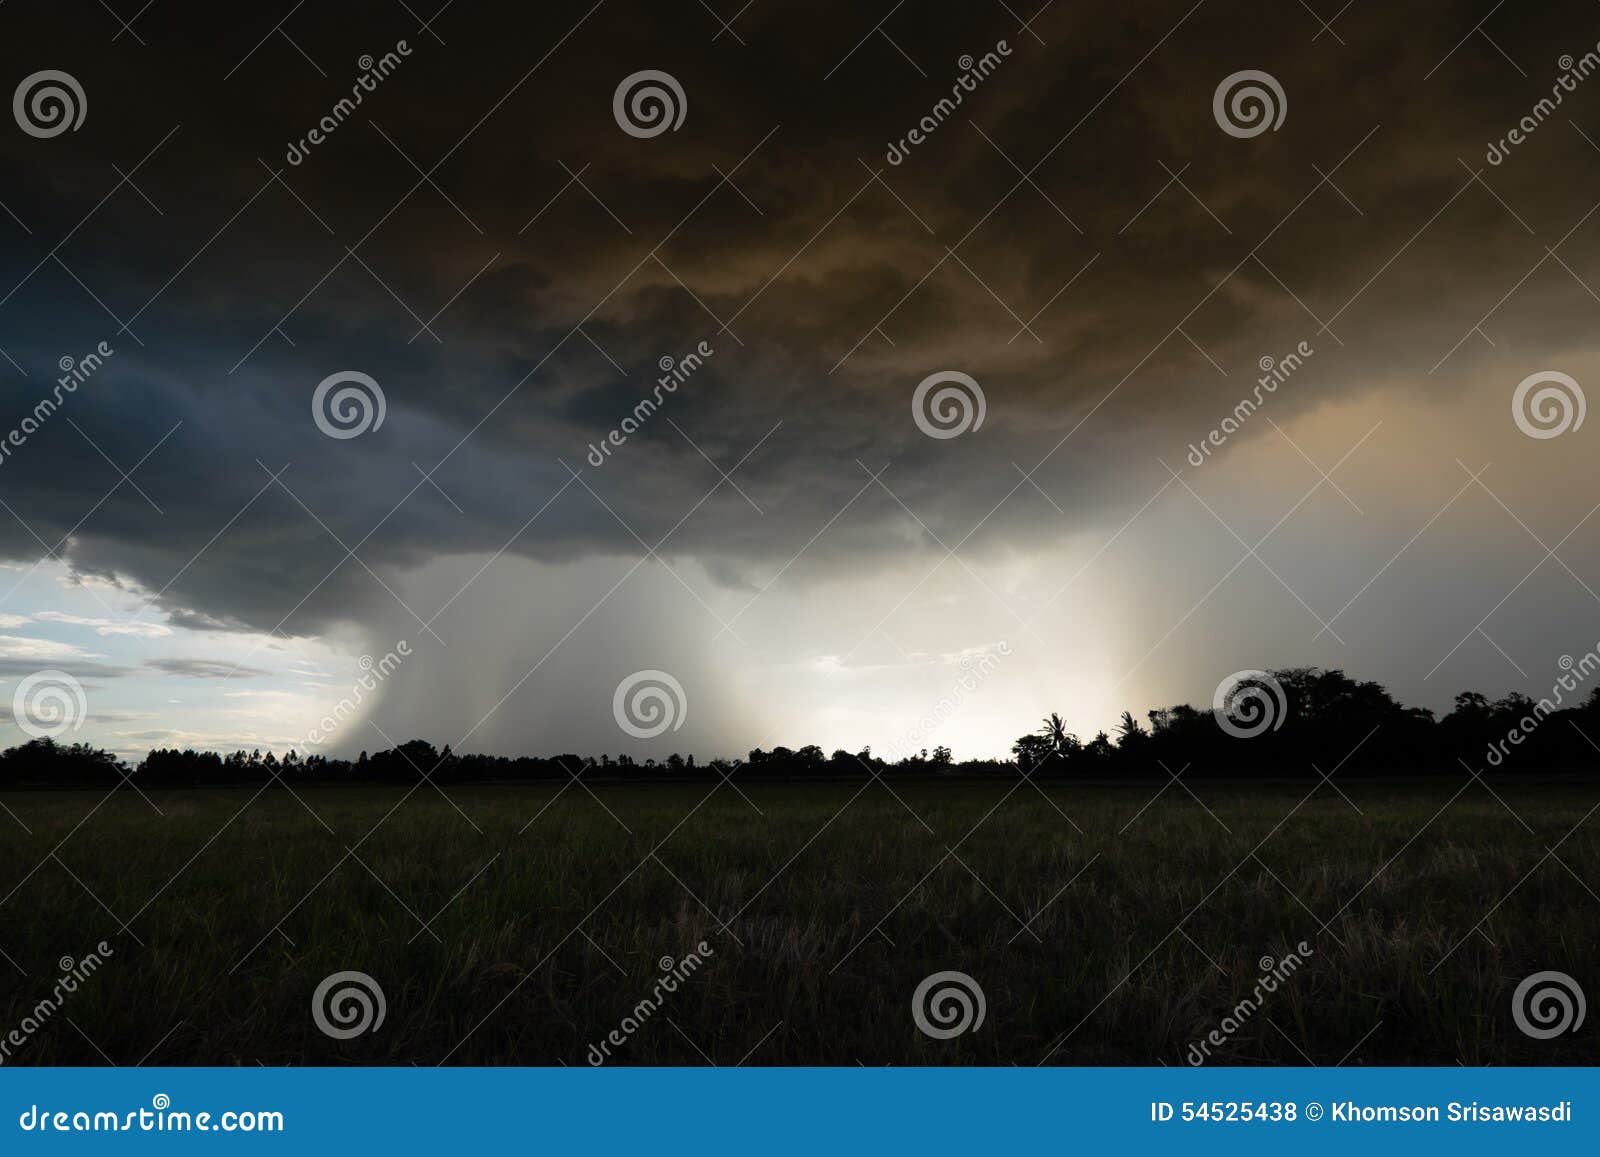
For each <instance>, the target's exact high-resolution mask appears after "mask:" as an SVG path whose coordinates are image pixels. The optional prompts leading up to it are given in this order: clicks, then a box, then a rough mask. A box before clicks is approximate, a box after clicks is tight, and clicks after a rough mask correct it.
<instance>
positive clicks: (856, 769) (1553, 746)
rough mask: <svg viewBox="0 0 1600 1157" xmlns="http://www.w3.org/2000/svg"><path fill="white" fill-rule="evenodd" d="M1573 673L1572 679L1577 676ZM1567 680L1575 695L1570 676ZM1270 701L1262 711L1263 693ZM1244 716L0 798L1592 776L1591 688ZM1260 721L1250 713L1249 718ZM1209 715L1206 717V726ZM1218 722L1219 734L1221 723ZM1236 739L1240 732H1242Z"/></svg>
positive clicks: (309, 759) (406, 763) (39, 755)
mask: <svg viewBox="0 0 1600 1157" xmlns="http://www.w3.org/2000/svg"><path fill="white" fill-rule="evenodd" d="M1585 674H1587V672H1585ZM1567 682H1571V683H1573V684H1574V686H1576V684H1577V682H1578V677H1576V676H1572V677H1570V678H1569V679H1568V680H1567ZM1273 684H1275V685H1276V686H1275V689H1281V692H1282V694H1281V697H1279V698H1277V700H1276V702H1273V701H1272V700H1270V699H1268V698H1267V697H1266V692H1265V689H1266V688H1268V687H1269V686H1271V685H1273ZM1257 685H1258V686H1259V687H1261V688H1262V689H1263V696H1261V697H1258V698H1257V701H1256V702H1255V703H1254V705H1251V704H1248V703H1243V702H1241V703H1240V705H1239V706H1238V707H1237V709H1233V708H1229V709H1227V710H1223V711H1221V712H1219V711H1213V710H1210V709H1205V708H1196V707H1193V706H1191V705H1189V704H1186V703H1185V704H1180V705H1178V706H1175V707H1165V708H1158V709H1154V710H1151V711H1149V712H1147V713H1146V721H1145V722H1143V723H1141V722H1140V721H1139V720H1137V719H1135V718H1134V716H1133V714H1132V712H1127V711H1125V712H1123V714H1122V720H1121V723H1120V725H1119V726H1118V727H1117V729H1116V735H1115V736H1112V735H1108V734H1107V733H1106V732H1104V731H1102V732H1100V733H1099V734H1097V735H1095V736H1094V738H1092V739H1090V740H1088V741H1087V742H1085V741H1083V740H1081V739H1080V738H1079V737H1078V736H1077V735H1074V734H1073V733H1071V732H1070V731H1068V730H1067V728H1066V725H1065V723H1064V722H1063V720H1062V718H1061V716H1060V715H1057V714H1051V715H1050V716H1048V717H1047V718H1046V719H1045V720H1044V721H1043V724H1042V726H1041V727H1040V728H1038V729H1037V730H1035V731H1031V732H1029V733H1028V734H1026V735H1023V736H1021V737H1020V738H1018V739H1017V741H1016V743H1015V744H1013V745H1012V751H1011V754H1012V756H1013V758H1012V759H1009V760H1007V759H973V760H963V761H959V762H958V761H956V760H954V759H953V758H952V756H951V752H950V749H949V748H948V747H935V748H933V750H932V751H931V752H930V751H928V750H926V749H924V750H922V751H920V752H917V753H915V754H912V755H908V756H904V757H902V758H898V759H895V760H893V761H889V760H884V759H881V758H879V757H878V756H876V755H874V754H873V753H872V751H871V750H870V749H868V748H863V749H862V750H861V751H859V752H849V751H845V750H842V749H840V750H836V751H834V752H833V753H832V754H826V753H824V752H823V750H822V749H821V748H820V747H817V746H815V745H809V746H806V747H801V748H799V749H797V750H796V749H790V748H787V747H774V748H772V749H771V750H763V749H761V748H756V749H755V750H753V751H751V752H750V753H749V755H748V756H747V757H746V758H744V759H742V760H740V759H714V760H711V761H709V762H705V763H696V761H695V758H694V756H692V755H690V756H687V757H685V756H682V755H677V754H673V755H670V756H668V757H667V758H666V759H664V760H661V761H657V760H654V759H647V760H644V761H642V762H641V761H635V760H634V759H632V758H631V757H629V756H627V755H617V756H614V757H613V756H612V755H610V754H601V755H600V756H599V757H598V758H596V757H593V756H583V755H577V754H566V755H555V756H542V757H539V756H520V757H514V758H513V757H506V756H496V755H477V754H468V755H460V754H457V753H455V752H453V751H452V750H451V749H450V748H449V747H448V746H446V747H445V748H444V749H443V750H442V751H440V750H438V749H436V748H435V747H434V746H433V745H432V744H431V743H428V742H427V741H425V740H421V739H414V740H411V741H410V742H408V743H403V744H400V745H399V746H398V747H395V748H391V749H389V750H385V751H377V752H374V753H372V754H370V755H369V754H368V753H367V752H365V751H363V752H362V753H361V754H360V756H359V757H358V758H356V759H330V758H328V757H327V756H323V755H318V754H311V755H303V754H301V753H299V752H297V751H293V750H291V751H289V752H287V753H286V754H284V755H283V756H281V757H280V756H278V755H276V754H275V753H273V752H271V751H269V752H267V753H265V754H263V753H262V752H260V751H259V750H258V751H252V752H244V751H234V752H230V753H228V754H226V755H223V754H220V753H218V752H214V751H194V750H192V749H183V750H178V749H175V748H159V749H156V750H152V751H151V752H150V753H149V754H148V755H146V756H145V757H144V759H142V760H140V761H139V762H138V763H137V764H136V765H132V766H130V765H128V764H126V763H124V762H123V761H121V760H119V759H118V758H117V757H116V755H114V754H113V753H112V752H109V751H104V750H101V749H99V748H96V747H93V746H92V745H90V744H86V743H74V744H70V745H68V744H59V743H56V742H55V741H54V740H51V739H34V740H32V741H30V742H28V743H24V744H21V745H19V746H15V747H12V748H10V749H8V750H6V751H5V752H4V753H0V789H5V788H16V787H37V788H43V787H116V786H122V785H136V786H139V787H146V786H199V785H224V784H237V785H273V786H276V785H288V786H297V785H300V784H366V783H392V784H408V785H409V784H414V783H416V782H417V781H418V780H419V779H421V778H424V777H426V778H430V779H432V780H433V781H434V782H436V783H441V784H449V783H502V782H504V783H515V782H525V781H540V780H557V781H559V780H566V779H569V778H571V777H573V776H580V775H581V776H582V777H584V778H585V779H616V780H647V781H678V780H694V779H701V780H714V779H717V778H721V777H725V776H733V775H735V774H736V775H737V776H738V777H739V778H740V779H741V780H746V779H766V780H808V779H830V778H832V779H840V778H859V777H861V776H863V775H881V776H885V777H895V778H917V777H937V776H949V777H954V776H968V777H976V776H1004V775H1016V774H1017V773H1018V771H1019V769H1020V771H1021V772H1023V773H1025V774H1028V775H1033V776H1036V777H1040V778H1048V779H1064V780H1072V779H1077V780H1096V781H1099V780H1113V781H1115V780H1124V779H1125V780H1138V779H1158V780H1164V779H1166V778H1167V777H1168V776H1169V775H1182V776H1185V777H1211V778H1216V777H1230V778H1240V779H1300V778H1320V777H1321V776H1322V775H1323V774H1328V775H1332V774H1333V773H1334V772H1335V771H1337V772H1338V773H1339V774H1340V775H1342V776H1365V777H1374V776H1412V775H1429V774H1444V775H1461V774H1468V773H1473V772H1479V771H1483V772H1500V773H1516V774H1524V775H1527V774H1573V773H1591V774H1592V773H1594V772H1595V771H1596V770H1600V746H1597V742H1600V686H1597V687H1595V688H1594V689H1592V690H1591V691H1590V692H1589V694H1588V696H1587V698H1584V699H1582V700H1581V701H1579V700H1577V699H1573V705H1572V706H1568V705H1566V703H1567V700H1568V698H1569V695H1568V694H1567V693H1559V694H1558V693H1557V692H1556V691H1554V690H1553V691H1552V695H1551V696H1548V697H1545V698H1543V699H1540V700H1534V699H1532V698H1531V697H1529V696H1527V695H1524V694H1521V693H1512V694H1509V695H1507V696H1505V697H1504V698H1501V699H1496V700H1490V699H1488V698H1487V697H1486V696H1484V695H1482V694H1479V693H1478V692H1475V691H1467V692H1463V693H1461V694H1460V695H1457V696H1456V698H1455V704H1454V707H1453V709H1452V710H1451V711H1450V712H1449V713H1448V714H1446V715H1445V716H1443V717H1442V718H1436V717H1435V715H1434V713H1433V712H1432V711H1429V710H1426V709H1422V708H1415V707H1406V706H1404V705H1403V704H1401V703H1399V702H1398V701H1397V700H1396V699H1395V698H1394V697H1393V696H1392V695H1391V694H1390V693H1389V692H1388V690H1387V689H1385V688H1384V687H1382V686H1381V685H1379V684H1377V683H1373V682H1359V681H1357V680H1354V679H1351V678H1350V677H1349V676H1347V675H1346V674H1345V673H1344V672H1343V671H1340V670H1324V669H1319V668H1314V667H1302V668H1292V669H1286V670H1278V671H1273V672H1270V673H1261V675H1260V677H1259V681H1258V684H1257ZM1261 711H1265V712H1266V714H1265V715H1264V716H1263V715H1262V714H1260V712H1261ZM1219 715H1220V718H1219ZM1224 721H1226V722H1227V723H1228V724H1230V725H1231V726H1224ZM1247 732H1248V734H1245V733H1247Z"/></svg>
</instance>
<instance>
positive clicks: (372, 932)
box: [0, 779, 1600, 1065]
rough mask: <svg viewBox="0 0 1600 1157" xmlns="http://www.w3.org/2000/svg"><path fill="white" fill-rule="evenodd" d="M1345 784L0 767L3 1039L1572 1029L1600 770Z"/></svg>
mask: <svg viewBox="0 0 1600 1157" xmlns="http://www.w3.org/2000/svg"><path fill="white" fill-rule="evenodd" d="M733 782H734V783H737V779H735V780H734V781H733ZM1341 786H1342V789H1343V792H1344V796H1341V795H1340V794H1339V793H1338V792H1336V791H1335V790H1334V789H1332V788H1331V787H1328V786H1321V787H1320V788H1317V789H1315V790H1313V789H1312V787H1311V785H1309V784H1298V785H1296V784H1284V785H1272V786H1263V785H1248V786H1247V785H1237V784H1220V783H1197V784H1195V785H1192V789H1193V792H1194V793H1195V794H1194V795H1193V796H1191V795H1190V794H1189V791H1188V789H1186V788H1185V787H1184V786H1183V785H1181V784H1180V785H1173V784H1169V785H1168V786H1167V788H1166V789H1165V790H1161V789H1160V788H1159V786H1158V785H1129V786H1126V787H1116V788H1111V787H1083V786H1059V785H1038V784H1035V783H1034V782H1032V781H1027V782H1024V781H1021V780H1016V779H1013V780H1008V781H1002V782H993V783H979V782H941V783H916V784H904V783H889V784H886V783H884V782H883V781H871V780H868V781H864V782H858V783H821V784H812V785H795V784H739V785H738V786H737V787H735V786H732V785H730V784H716V785H715V786H713V785H712V784H708V783H697V784H679V785H671V786H666V785H662V786H655V785H642V784H603V785H602V784H597V785H594V786H593V787H592V788H591V787H589V786H586V785H584V784H582V783H569V784H567V785H566V786H565V787H564V788H563V787H561V786H560V785H540V786H514V787H513V786H481V787H463V786H452V787H450V788H447V789H446V791H447V792H448V796H446V795H445V794H444V793H443V792H441V791H440V790H439V789H437V788H435V787H434V786H432V785H431V784H425V785H419V786H418V787H416V788H415V789H412V790H411V791H406V790H404V789H400V788H394V789H390V788H311V789H303V790H297V791H296V792H295V793H290V792H289V791H286V790H284V789H281V788H272V789H270V790H267V791H264V792H260V793H256V792H253V791H244V790H235V789H216V790H205V789H196V790H181V791H154V792H149V793H147V794H146V795H145V796H141V795H140V794H139V793H137V792H135V791H133V790H129V789H123V790H119V791H116V792H114V793H112V794H111V795H110V796H108V797H102V796H101V795H100V794H99V793H93V792H15V793H9V794H6V795H5V796H3V797H0V802H3V804H4V805H5V808H6V809H7V810H8V811H9V812H10V813H11V815H10V816H9V817H7V816H5V815H0V831H3V833H4V834H3V836H0V893H3V895H4V900H3V902H0V952H3V953H4V957H5V958H4V959H0V976H3V977H4V981H3V983H0V1040H4V1041H5V1042H6V1049H5V1053H4V1056H3V1057H0V1059H3V1060H4V1062H5V1063H7V1064H38V1065H53V1064H89V1065H99V1064H107V1063H115V1064H118V1065H132V1064H138V1063H141V1062H142V1063H145V1064H222V1065H255V1064H263V1065H285V1064H294V1065H304V1064H363V1065H373V1064H389V1065H405V1064H424V1065H431V1064H439V1063H445V1064H454V1065H482V1064H526V1065H558V1064H568V1065H583V1064H587V1063H592V1062H593V1061H595V1060H596V1059H597V1058H598V1059H600V1060H603V1061H604V1063H607V1064H626V1065H659V1064H684V1065H703V1064H708V1063H714V1064H718V1065H733V1064H739V1063H745V1064H760V1065H777V1064H801V1065H805V1064H829V1065H854V1064H862V1065H885V1064H893V1065H947V1064H967V1065H1010V1064H1019V1065H1033V1064H1039V1063H1047V1064H1068V1065H1086V1064H1095V1065H1099V1064H1161V1063H1164V1064H1169V1065H1183V1064H1186V1063H1192V1062H1193V1061H1194V1060H1195V1058H1196V1054H1195V1046H1196V1045H1197V1043H1199V1042H1205V1043H1206V1046H1207V1047H1206V1048H1205V1049H1204V1051H1203V1054H1202V1055H1201V1059H1203V1060H1204V1061H1205V1063H1208V1064H1242V1063H1259V1064H1282V1065H1304V1064H1318V1065H1333V1064H1339V1063H1344V1064H1351V1065H1354V1064H1439V1065H1450V1064H1457V1063H1460V1064H1465V1065H1485V1064H1593V1063H1594V1062H1595V1060H1596V1058H1597V1056H1600V1049H1597V1044H1596V1042H1597V1039H1600V1037H1597V1033H1596V1027H1595V1025H1594V1023H1593V1019H1592V1018H1591V1019H1589V1020H1587V1021H1586V1022H1585V1023H1584V1024H1583V1025H1582V1026H1581V1027H1580V1028H1579V1029H1578V1030H1577V1031H1575V1032H1571V1033H1564V1034H1562V1035H1560V1036H1557V1037H1554V1038H1551V1039H1536V1038H1534V1037H1531V1036H1529V1035H1526V1034H1525V1033H1524V1032H1522V1031H1520V1030H1519V1029H1518V1027H1517V1025H1516V1023H1515V1021H1514V1019H1513V1016H1512V995H1513V992H1514V990H1515V989H1516V987H1517V985H1518V983H1519V982H1520V981H1521V980H1522V979H1523V978H1524V977H1526V976H1528V975H1530V974H1533V973H1536V972H1540V971H1545V970H1558V971H1561V972H1565V973H1568V974H1570V975H1571V976H1572V977H1573V978H1575V979H1576V980H1577V981H1578V982H1579V983H1580V984H1582V985H1584V986H1585V987H1587V989H1588V990H1589V992H1590V994H1591V995H1594V994H1597V993H1600V973H1597V972H1596V971H1595V967H1594V962H1595V961H1596V960H1597V959H1600V896H1597V894H1596V893H1597V891H1600V820H1594V819H1589V818H1588V817H1589V816H1590V813H1591V812H1592V811H1593V810H1594V808H1595V807H1596V804H1597V802H1600V787H1596V786H1592V785H1589V786H1577V785H1560V786H1537V785H1508V784H1497V785H1495V786H1494V787H1493V789H1492V790H1491V789H1490V788H1488V787H1486V786H1485V785H1484V784H1482V783H1476V782H1475V783H1470V784H1467V785H1466V786H1463V783H1462V781H1450V782H1444V781H1440V782H1434V783H1419V784H1406V785H1394V784H1387V785H1386V784H1375V783H1363V782H1361V781H1354V782H1352V783H1351V784H1345V785H1341ZM1308 793H1310V794H1309V796H1308ZM1586 821H1587V822H1586ZM1552 848H1553V849H1554V851H1553V852H1552V851H1551V849H1552ZM101 942H104V944H105V948H106V949H107V950H108V951H106V952H104V953H101V952H100V950H99V948H98V946H99V945H100V944H101ZM702 944H703V945H704V947H703V948H701V945H702ZM1302 945H1303V949H1302ZM91 953H93V954H95V955H96V956H97V957H99V959H98V962H97V963H96V965H95V966H94V968H93V969H92V971H91V972H85V967H84V964H83V962H84V961H85V960H87V959H89V954H91ZM63 958H69V959H66V960H64V959H63ZM69 966H70V968H69ZM64 968H67V969H68V971H67V972H66V973H65V975H67V976H72V975H73V972H74V971H76V972H77V973H82V974H83V977H82V979H79V980H74V983H73V984H72V986H71V987H72V989H73V991H66V992H64V991H61V990H60V989H58V988H57V985H58V984H59V983H60V981H61V979H62V977H63V975H64V973H63V969H64ZM945 971H957V972H961V973H964V974H966V975H967V976H968V977H970V978H971V983H972V986H973V989H975V990H978V991H981V994H982V1009H983V1018H982V1021H981V1023H978V1024H969V1026H968V1031H964V1032H960V1033H959V1034H957V1035H952V1036H948V1038H947V1039H940V1038H938V1037H935V1036H932V1035H929V1034H928V1033H926V1032H924V1031H922V1030H921V1029H920V1028H919V1027H918V1020H919V1019H923V1020H924V1021H925V1022H926V1017H925V1016H924V1013H925V1012H927V1009H926V1007H924V1008H923V1009H919V1010H917V1015H914V1010H913V993H914V992H916V990H917V989H918V986H919V984H920V983H921V982H922V981H923V980H924V979H925V978H927V977H929V976H931V975H932V974H934V973H939V972H945ZM341 972H360V973H364V974H366V975H367V976H369V977H371V978H372V982H373V983H374V985H375V986H376V988H377V989H380V990H381V992H382V1007H383V1018H382V1021H381V1023H373V1024H370V1025H369V1027H368V1028H367V1029H366V1031H362V1032H359V1033H356V1034H354V1035H350V1036H348V1037H347V1038H346V1039H339V1038H338V1037H336V1036H330V1035H329V1034H328V1033H327V1032H325V1031H323V1028H322V1027H319V1023H318V1021H319V1019H321V1020H322V1021H323V1023H324V1024H328V1025H330V1026H331V1027H332V1028H334V1029H335V1030H336V1031H337V1030H339V1029H341V1027H342V1026H344V1025H345V1024H348V1023H350V1022H348V1021H340V1020H339V1019H338V1016H339V1015H347V1016H349V1017H351V1018H353V1019H354V1021H355V1024H356V1026H357V1027H359V1024H360V1022H361V1021H363V1020H366V1021H374V1020H375V1019H376V1007H377V1006H376V1003H375V997H374V996H373V995H371V994H369V995H368V999H369V1001H371V1002H373V1003H370V1004H369V1006H368V1009H367V1010H366V1011H363V1010H362V1009H361V1007H360V1006H359V1004H358V1003H357V1004H352V1003H350V1002H345V1003H344V1004H343V1005H342V1006H341V1007H340V1008H339V1009H337V1010H335V1011H334V1012H332V1013H330V1012H329V1010H328V1002H327V1001H326V1000H324V1001H323V1002H322V1004H323V1007H321V1008H319V1009H318V1010H317V1015H314V1014H313V994H314V993H315V992H316V991H317V989H318V986H319V984H320V983H322V982H323V981H324V979H325V978H328V977H330V976H332V975H333V974H336V973H341ZM668 977H671V978H673V983H672V984H671V985H670V986H666V985H664V983H663V982H664V980H665V979H666V978H668ZM1266 977H1274V978H1275V979H1274V981H1273V982H1272V983H1271V985H1270V986H1269V988H1270V990H1269V991H1263V990H1262V989H1261V987H1260V986H1261V985H1262V982H1263V980H1264V978H1266ZM343 987H346V985H345V984H344V983H343V982H334V984H333V988H334V989H335V990H338V989H340V988H343ZM363 991H365V989H363ZM963 991H964V992H966V994H967V1000H968V1004H967V1006H966V1008H965V1009H962V1008H960V1007H959V1006H955V1005H950V1004H948V1003H947V1004H945V1005H944V1006H943V1007H942V1008H938V1009H935V1010H934V1019H933V1020H932V1021H931V1023H932V1024H933V1026H934V1027H935V1028H938V1027H939V1026H940V1025H941V1024H948V1023H950V1021H949V1020H948V1019H947V1020H943V1021H941V1020H939V1019H938V1015H944V1016H946V1017H952V1016H953V1017H955V1018H956V1019H957V1020H965V1021H968V1022H970V1021H973V1020H975V1019H976V991H968V990H966V989H963ZM41 1002H44V1003H43V1005H41ZM1241 1002H1244V1003H1241ZM924 1004H925V1006H926V1002H924ZM8 1030H14V1031H12V1035H11V1036H10V1037H6V1035H5V1034H6V1033H7V1032H8ZM1213 1033H1215V1034H1216V1035H1217V1036H1220V1037H1221V1038H1222V1042H1221V1043H1220V1044H1214V1043H1211V1041H1212V1040H1213V1039H1214V1038H1212V1037H1211V1035H1210V1034H1213ZM613 1034H614V1035H613ZM18 1037H21V1043H18V1041H17V1038H18ZM619 1037H620V1038H621V1043H620V1044H619V1043H615V1042H616V1040H617V1038H619ZM601 1046H604V1047H601Z"/></svg>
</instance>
